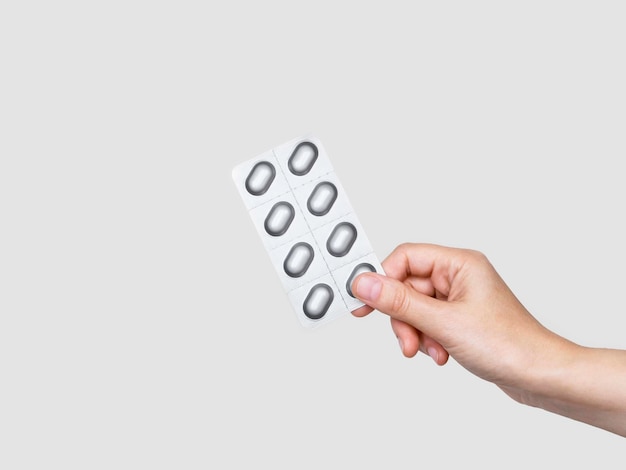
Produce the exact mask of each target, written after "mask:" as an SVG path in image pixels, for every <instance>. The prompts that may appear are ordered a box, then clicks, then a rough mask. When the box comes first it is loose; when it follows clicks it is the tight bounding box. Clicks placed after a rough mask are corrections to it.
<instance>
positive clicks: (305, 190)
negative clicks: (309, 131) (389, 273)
mask: <svg viewBox="0 0 626 470" xmlns="http://www.w3.org/2000/svg"><path fill="white" fill-rule="evenodd" d="M233 179H234V181H235V184H236V186H237V189H238V190H239V193H240V194H241V197H242V199H243V201H244V204H245V205H246V208H247V209H248V212H249V214H250V217H251V219H252V221H253V223H254V225H255V228H256V229H257V232H258V234H259V236H260V238H261V240H262V242H263V245H264V246H265V249H266V250H267V252H268V254H269V257H270V260H271V261H272V264H273V265H274V267H275V269H276V272H277V274H278V276H279V277H280V279H281V282H282V284H283V287H284V289H285V291H286V292H287V296H288V298H289V300H290V302H291V304H292V305H293V308H294V310H295V312H296V314H297V315H298V319H299V320H300V322H301V323H302V324H303V325H304V326H307V327H312V326H317V325H319V324H321V323H324V322H327V321H329V320H332V319H334V318H337V317H339V316H341V315H343V314H346V313H348V312H349V311H352V310H355V309H357V308H359V307H361V306H363V303H362V302H361V301H359V300H358V299H356V298H355V297H354V295H353V293H352V282H353V281H354V279H355V278H356V277H357V276H358V275H359V274H361V273H364V272H383V270H382V267H381V265H380V263H379V261H378V259H377V258H376V255H375V254H374V252H373V250H372V247H371V245H370V242H369V240H368V239H367V237H366V235H365V232H364V231H363V227H362V226H361V224H360V223H359V221H358V219H357V217H356V214H355V213H354V210H353V209H352V206H351V204H350V202H349V200H348V197H347V195H346V193H345V190H344V189H343V186H342V185H341V182H340V181H339V178H338V177H337V175H336V174H335V172H334V171H333V168H332V165H331V163H330V160H329V159H328V155H327V154H326V152H325V151H324V148H323V147H322V145H321V142H320V141H319V140H318V139H316V138H315V137H312V136H306V137H303V138H300V139H294V140H292V141H290V142H286V143H284V144H281V145H279V146H278V147H276V148H274V149H272V150H270V151H267V152H264V153H263V154H261V155H259V156H257V157H255V158H253V159H251V160H248V161H247V162H244V163H241V164H240V165H238V166H236V167H235V168H234V169H233Z"/></svg>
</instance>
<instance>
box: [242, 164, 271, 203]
mask: <svg viewBox="0 0 626 470" xmlns="http://www.w3.org/2000/svg"><path fill="white" fill-rule="evenodd" d="M275 177H276V169H275V168H274V165H272V164H271V163H270V162H259V163H257V164H256V165H254V167H252V171H250V174H249V175H248V177H247V178H246V189H247V190H248V192H249V193H250V194H252V195H253V196H261V195H262V194H265V193H266V192H267V190H268V189H269V188H270V186H271V185H272V182H273V181H274V178H275Z"/></svg>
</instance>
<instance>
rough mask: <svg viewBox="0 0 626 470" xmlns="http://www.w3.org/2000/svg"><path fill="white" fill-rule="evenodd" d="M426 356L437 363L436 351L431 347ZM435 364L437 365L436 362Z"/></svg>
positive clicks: (437, 355) (437, 354)
mask: <svg viewBox="0 0 626 470" xmlns="http://www.w3.org/2000/svg"><path fill="white" fill-rule="evenodd" d="M428 355H429V356H430V357H432V359H433V361H435V362H437V359H439V353H437V350H436V349H435V348H434V347H432V346H431V347H430V348H428ZM437 364H439V363H438V362H437Z"/></svg>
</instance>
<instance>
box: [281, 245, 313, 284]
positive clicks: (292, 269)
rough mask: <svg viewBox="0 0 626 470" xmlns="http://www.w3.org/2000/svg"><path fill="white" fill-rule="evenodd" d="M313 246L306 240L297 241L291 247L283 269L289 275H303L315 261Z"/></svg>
mask: <svg viewBox="0 0 626 470" xmlns="http://www.w3.org/2000/svg"><path fill="white" fill-rule="evenodd" d="M313 256H314V252H313V248H312V247H311V245H309V244H308V243H305V242H299V243H296V244H295V245H294V246H292V247H291V250H289V253H288V254H287V257H286V258H285V261H284V262H283V269H284V270H285V273H287V276H289V277H301V276H303V275H304V273H306V270H307V269H309V266H311V263H312V262H313Z"/></svg>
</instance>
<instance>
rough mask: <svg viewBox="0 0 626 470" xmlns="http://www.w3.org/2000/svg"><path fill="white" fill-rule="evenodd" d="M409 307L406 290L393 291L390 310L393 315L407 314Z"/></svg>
mask: <svg viewBox="0 0 626 470" xmlns="http://www.w3.org/2000/svg"><path fill="white" fill-rule="evenodd" d="M410 305H411V302H410V299H409V296H408V294H407V290H406V289H403V288H397V289H395V291H394V293H393V295H392V298H391V309H392V311H393V312H395V313H400V314H407V313H408V312H409V307H410Z"/></svg>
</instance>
